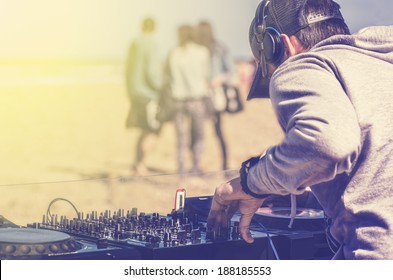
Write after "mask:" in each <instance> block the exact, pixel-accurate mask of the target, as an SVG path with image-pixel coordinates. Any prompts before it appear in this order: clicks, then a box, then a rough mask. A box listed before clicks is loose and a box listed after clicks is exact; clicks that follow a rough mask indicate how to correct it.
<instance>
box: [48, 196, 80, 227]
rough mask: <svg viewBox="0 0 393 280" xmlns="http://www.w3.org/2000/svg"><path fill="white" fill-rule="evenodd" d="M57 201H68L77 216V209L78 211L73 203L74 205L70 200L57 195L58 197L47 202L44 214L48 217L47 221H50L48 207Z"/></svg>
mask: <svg viewBox="0 0 393 280" xmlns="http://www.w3.org/2000/svg"><path fill="white" fill-rule="evenodd" d="M57 201H65V202H68V203H69V204H70V205H71V206H72V208H74V210H75V212H76V215H77V216H79V211H78V209H76V207H75V205H74V204H73V203H72V202H71V201H69V200H68V199H65V198H61V197H59V198H55V199H53V200H52V201H51V202H50V203H49V205H48V209H47V210H46V216H47V217H48V222H49V223H51V222H52V214H51V212H50V208H51V207H52V205H53V204H54V203H55V202H57Z"/></svg>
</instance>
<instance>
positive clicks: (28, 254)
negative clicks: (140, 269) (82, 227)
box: [0, 228, 140, 260]
mask: <svg viewBox="0 0 393 280" xmlns="http://www.w3.org/2000/svg"><path fill="white" fill-rule="evenodd" d="M87 258H88V259H139V258H140V257H139V255H138V254H133V251H132V250H129V251H127V252H125V251H124V250H121V248H116V247H113V246H107V247H106V248H99V246H97V244H95V243H91V242H87V241H84V240H76V239H75V238H74V237H72V236H70V235H68V234H66V233H63V232H60V231H54V230H46V229H34V228H0V259H29V260H34V259H87Z"/></svg>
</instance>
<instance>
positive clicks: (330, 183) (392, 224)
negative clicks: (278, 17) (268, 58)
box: [247, 26, 393, 259]
mask: <svg viewBox="0 0 393 280" xmlns="http://www.w3.org/2000/svg"><path fill="white" fill-rule="evenodd" d="M270 97H271V100H272V104H273V107H274V109H275V111H276V114H277V118H278V120H279V123H280V125H281V127H282V129H283V130H284V132H285V137H284V140H283V141H282V143H280V144H279V145H277V146H273V147H271V148H269V149H268V150H267V151H266V155H265V156H263V157H262V158H261V160H260V161H259V163H258V164H257V165H256V166H254V167H253V168H251V170H250V174H249V176H248V180H247V182H248V185H249V188H250V190H251V191H253V192H255V193H257V194H281V195H286V194H290V193H291V194H300V193H302V192H304V190H305V189H306V188H307V187H309V186H310V187H311V189H312V191H313V192H314V194H315V196H316V197H317V198H318V200H319V202H320V203H321V205H322V207H323V208H324V210H325V213H326V214H327V215H328V216H329V217H331V218H332V219H333V224H332V227H331V233H332V235H333V236H334V237H335V239H336V240H337V241H338V242H340V243H341V244H342V249H343V253H344V257H345V258H347V259H393V26H385V27H370V28H366V29H363V30H361V31H360V32H359V33H357V34H354V35H338V36H333V37H331V38H329V39H327V40H324V41H323V42H320V43H319V44H318V45H316V46H315V47H313V48H312V49H311V50H310V51H308V52H306V53H303V54H299V55H297V56H294V57H292V58H290V59H288V60H287V61H286V62H284V63H283V64H282V65H281V66H280V67H279V68H278V69H277V70H276V71H275V73H274V75H273V77H272V79H271V82H270Z"/></svg>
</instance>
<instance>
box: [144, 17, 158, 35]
mask: <svg viewBox="0 0 393 280" xmlns="http://www.w3.org/2000/svg"><path fill="white" fill-rule="evenodd" d="M155 27H156V24H155V22H154V19H152V18H145V19H144V20H143V21H142V26H141V30H142V32H143V33H153V32H154V30H155Z"/></svg>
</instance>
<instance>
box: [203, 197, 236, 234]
mask: <svg viewBox="0 0 393 280" xmlns="http://www.w3.org/2000/svg"><path fill="white" fill-rule="evenodd" d="M232 208H233V206H231V202H230V201H222V202H221V201H220V199H219V198H217V197H216V196H214V197H213V201H212V205H211V208H210V213H209V216H208V218H207V228H208V230H210V231H215V232H218V230H219V228H226V227H227V225H228V221H229V220H230V218H231V217H232V215H233V213H232V215H231V216H229V213H228V209H232Z"/></svg>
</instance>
